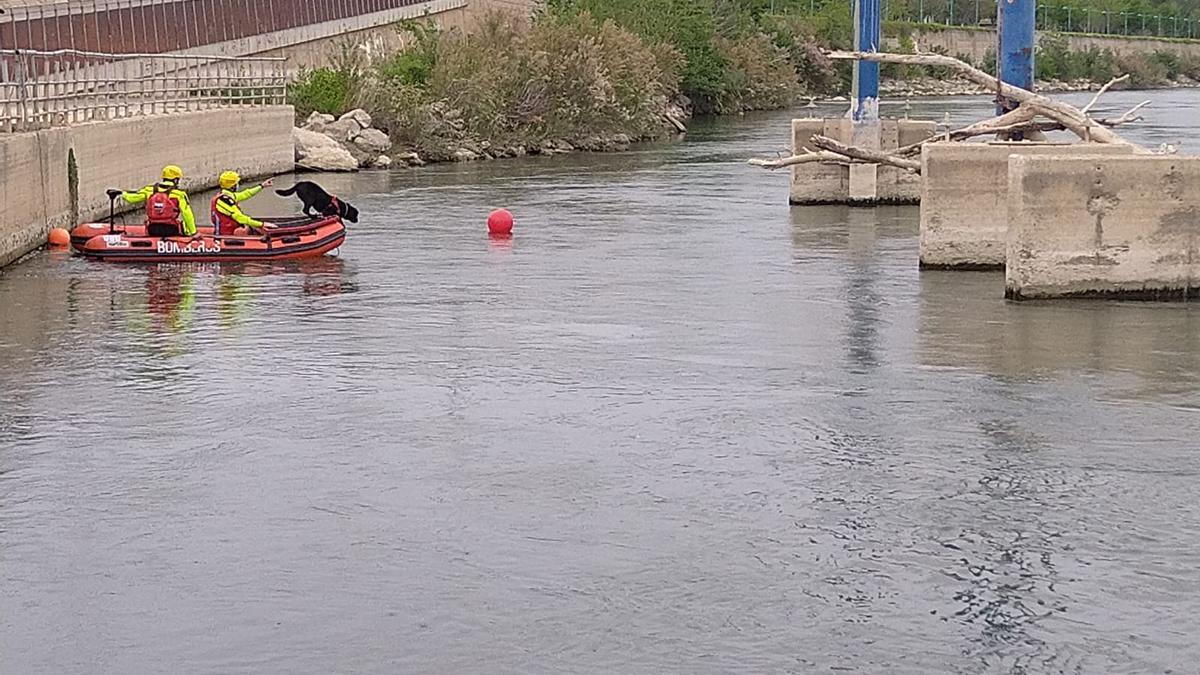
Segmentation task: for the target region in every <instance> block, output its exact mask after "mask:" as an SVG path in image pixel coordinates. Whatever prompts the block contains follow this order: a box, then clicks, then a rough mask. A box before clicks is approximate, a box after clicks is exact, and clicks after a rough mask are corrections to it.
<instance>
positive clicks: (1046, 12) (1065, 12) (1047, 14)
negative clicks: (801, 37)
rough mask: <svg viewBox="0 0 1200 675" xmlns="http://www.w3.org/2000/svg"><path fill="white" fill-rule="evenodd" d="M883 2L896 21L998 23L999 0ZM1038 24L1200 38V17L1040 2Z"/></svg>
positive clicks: (1064, 29) (1081, 30) (1058, 28)
mask: <svg viewBox="0 0 1200 675" xmlns="http://www.w3.org/2000/svg"><path fill="white" fill-rule="evenodd" d="M815 4H816V6H820V5H821V3H820V2H817V3H815ZM883 4H884V17H885V18H886V19H888V20H892V21H911V22H914V23H930V24H938V25H944V26H983V27H993V26H995V25H996V3H995V2H989V1H988V0H891V2H888V1H887V0H884V3H883ZM1037 28H1038V30H1043V31H1053V32H1063V33H1090V34H1096V35H1128V36H1135V37H1136V36H1141V37H1167V38H1183V39H1196V38H1200V17H1197V16H1173V15H1169V14H1162V13H1136V12H1116V11H1107V10H1100V9H1094V8H1091V7H1079V6H1072V5H1057V4H1040V3H1039V4H1038V5H1037Z"/></svg>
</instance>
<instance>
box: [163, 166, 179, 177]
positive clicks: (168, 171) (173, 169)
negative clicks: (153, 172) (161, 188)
mask: <svg viewBox="0 0 1200 675" xmlns="http://www.w3.org/2000/svg"><path fill="white" fill-rule="evenodd" d="M162 176H163V180H179V179H180V178H183V169H181V168H179V167H177V166H175V165H174V164H168V165H167V166H164V167H163V174H162Z"/></svg>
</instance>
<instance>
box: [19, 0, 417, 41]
mask: <svg viewBox="0 0 1200 675" xmlns="http://www.w3.org/2000/svg"><path fill="white" fill-rule="evenodd" d="M424 2H427V0H56V1H54V2H37V3H31V4H28V5H22V6H15V7H8V9H7V13H6V14H0V48H2V49H41V50H45V51H50V50H55V49H82V50H88V51H95V52H108V53H139V54H145V53H154V54H159V53H163V52H173V51H182V50H185V49H196V48H203V47H205V46H206V45H212V44H218V43H222V42H229V41H231V40H240V39H244V38H248V37H251V36H254V35H260V34H264V33H273V32H277V31H283V30H288V29H293V28H301V27H305V26H315V25H318V24H321V23H325V22H329V21H337V20H341V19H346V18H350V17H354V16H362V15H367V14H373V13H377V12H387V11H392V10H396V9H401V8H404V7H410V6H414V5H420V4H422V3H424ZM209 51H214V50H209Z"/></svg>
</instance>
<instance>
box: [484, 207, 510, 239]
mask: <svg viewBox="0 0 1200 675" xmlns="http://www.w3.org/2000/svg"><path fill="white" fill-rule="evenodd" d="M512 230H513V214H512V213H510V212H509V211H508V209H496V210H495V211H492V213H491V215H489V216H488V233H489V234H499V235H505V234H512Z"/></svg>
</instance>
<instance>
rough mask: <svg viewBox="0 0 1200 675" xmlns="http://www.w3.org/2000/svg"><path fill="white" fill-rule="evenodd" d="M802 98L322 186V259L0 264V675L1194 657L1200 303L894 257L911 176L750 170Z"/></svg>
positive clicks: (964, 112) (1169, 98) (1101, 664)
mask: <svg viewBox="0 0 1200 675" xmlns="http://www.w3.org/2000/svg"><path fill="white" fill-rule="evenodd" d="M1144 96H1146V95H1145V94H1137V93H1125V92H1118V93H1115V94H1114V95H1113V97H1114V98H1113V102H1112V103H1111V105H1113V106H1115V107H1118V108H1120V107H1122V106H1124V107H1129V106H1126V105H1125V103H1127V102H1129V101H1126V99H1127V98H1128V99H1130V101H1132V99H1133V98H1137V99H1139V100H1140V98H1141V97H1144ZM1151 96H1154V97H1157V99H1158V101H1157V102H1158V103H1159V104H1160V105H1156V106H1154V107H1155V108H1158V110H1157V111H1156V113H1155V114H1156V117H1155V120H1156V121H1161V122H1162V123H1163V124H1162V125H1161V126H1157V127H1156V128H1155V129H1149V128H1147V129H1140V130H1132V131H1131V133H1132V134H1134V135H1135V136H1136V137H1137V138H1138V139H1139V140H1142V141H1143V142H1148V143H1149V142H1154V143H1158V142H1174V141H1176V140H1178V138H1175V137H1174V136H1173V135H1181V136H1195V134H1196V129H1195V120H1194V119H1191V118H1189V117H1188V114H1187V113H1186V110H1187V107H1188V106H1194V105H1195V104H1196V103H1198V102H1200V101H1198V100H1197V98H1196V97H1197V94H1196V93H1195V92H1165V93H1162V94H1153V95H1151ZM1132 102H1136V101H1132ZM1132 102H1130V105H1132ZM946 106H948V107H949V108H951V109H952V117H953V119H955V120H960V118H961V120H966V119H969V118H972V117H976V116H980V115H982V114H984V112H985V111H986V109H987V107H988V104H987V103H986V102H984V101H981V100H974V101H967V100H956V101H953V102H949V103H941V102H933V103H924V102H923V103H919V104H916V105H915V111H914V113H913V114H914V116H916V115H918V114H922V113H932V114H933V116H935V117H938V118H940V117H941V110H942V108H943V107H946ZM832 112H833V111H832V110H831V113H832ZM838 114H840V111H838ZM787 126H788V115H786V114H785V115H765V116H747V117H746V118H743V119H737V120H724V121H720V122H717V123H713V124H711V125H706V124H703V123H697V125H696V127H695V129H694V130H693V134H692V135H691V136H690V137H689V139H688V140H687V142H684V143H673V144H664V145H661V146H649V147H644V148H640V149H638V150H636V151H634V152H630V153H626V154H620V155H581V156H577V157H566V158H553V159H536V160H529V161H522V162H496V163H490V164H478V165H471V166H453V167H432V168H430V169H428V170H425V171H420V172H407V171H396V172H392V173H375V174H364V175H360V176H336V177H328V178H322V179H321V180H322V181H323V182H325V183H326V184H327V187H329V188H330V189H332V190H333V191H335V192H338V193H340V194H342V195H343V196H346V197H348V198H350V199H352V201H353V202H354V203H355V204H356V205H357V206H358V207H359V208H360V210H361V211H362V213H363V214H364V217H363V219H362V222H360V223H359V224H358V225H357V226H355V227H353V228H352V231H351V236H350V238H349V239H348V241H347V243H346V245H345V247H344V248H343V249H342V250H341V252H340V256H339V257H336V258H327V259H322V260H319V261H314V262H311V263H293V264H285V265H244V266H236V265H235V266H230V265H224V266H206V265H199V266H157V267H115V266H105V265H98V264H90V263H87V262H85V261H81V260H77V259H71V258H64V257H61V256H55V255H49V254H40V255H37V256H35V257H33V258H32V259H31V260H29V261H27V262H25V263H23V264H21V265H18V266H15V267H12V268H9V269H7V270H5V271H3V272H2V273H0V362H2V363H3V364H4V367H3V368H2V369H0V561H2V562H0V607H3V610H4V611H0V671H4V672H22V673H24V672H46V673H60V672H97V671H102V672H140V671H144V670H145V669H146V668H147V667H148V664H155V666H154V667H156V668H161V669H170V670H180V671H202V672H208V671H211V672H247V671H287V672H311V673H323V672H331V671H337V672H345V671H364V672H396V671H403V672H413V671H417V672H429V671H433V672H459V671H462V672H495V671H502V672H529V671H538V672H549V671H583V672H613V671H618V672H663V671H674V672H729V671H744V672H745V671H749V672H761V671H784V672H830V671H839V672H872V673H873V672H911V673H928V672H960V673H967V672H970V673H975V672H988V673H991V672H994V673H1010V672H1014V673H1041V672H1055V673H1057V672H1187V671H1188V669H1189V668H1190V667H1191V664H1192V663H1194V662H1195V661H1196V660H1197V659H1198V658H1200V650H1198V649H1197V647H1196V641H1195V639H1194V636H1195V635H1197V634H1198V633H1200V625H1198V620H1197V618H1196V617H1197V616H1200V598H1198V596H1197V591H1196V589H1197V588H1198V587H1200V572H1198V571H1197V570H1198V569H1200V568H1197V566H1196V565H1195V564H1193V563H1194V561H1195V560H1196V558H1197V554H1198V553H1200V551H1198V548H1200V531H1198V527H1197V509H1196V506H1195V505H1196V503H1197V497H1198V495H1197V488H1196V480H1195V478H1196V476H1197V475H1198V473H1200V466H1198V463H1197V460H1196V457H1195V448H1196V444H1195V440H1194V439H1195V438H1196V437H1197V431H1200V421H1198V419H1197V416H1196V411H1197V409H1198V408H1200V398H1198V397H1197V395H1196V384H1197V382H1198V381H1200V350H1198V349H1197V336H1198V333H1197V331H1198V327H1200V321H1198V320H1197V314H1196V310H1195V309H1194V308H1193V307H1192V306H1188V305H1174V304H1162V305H1146V304H1132V303H1102V302H1101V303H1064V304H1058V303H1045V304H1022V305H1011V304H1006V303H1005V302H1004V301H1003V299H1002V292H1003V279H1002V277H1000V276H998V275H994V274H978V273H971V274H950V273H942V272H929V273H918V271H917V269H916V247H917V212H916V210H915V209H911V208H883V209H876V210H870V211H863V210H850V209H845V208H836V207H824V208H792V209H789V208H788V207H787V206H786V205H785V204H784V203H783V201H784V199H783V196H784V194H785V189H786V180H787V177H786V176H785V175H783V174H764V173H759V172H757V171H755V170H752V169H750V168H748V167H746V166H744V165H743V164H742V163H741V162H740V160H741V159H742V158H744V157H746V156H750V155H754V154H763V153H770V152H773V151H774V150H775V149H776V148H777V147H778V146H779V145H780V144H781V143H782V142H783V141H784V140H785V139H786V138H787ZM263 199H269V198H267V197H264V198H263ZM283 205H284V203H283V202H278V203H275V204H271V203H269V202H268V203H267V204H266V205H265V206H264V207H263V208H266V207H271V208H282V207H283ZM495 206H506V207H508V208H511V209H512V210H514V211H515V212H516V213H517V214H518V230H517V236H516V237H515V238H514V239H513V240H511V241H507V242H496V241H489V240H488V239H487V238H486V237H485V236H483V221H484V218H485V216H486V213H487V212H488V211H489V210H490V209H491V208H493V207H495ZM268 210H270V209H268Z"/></svg>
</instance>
